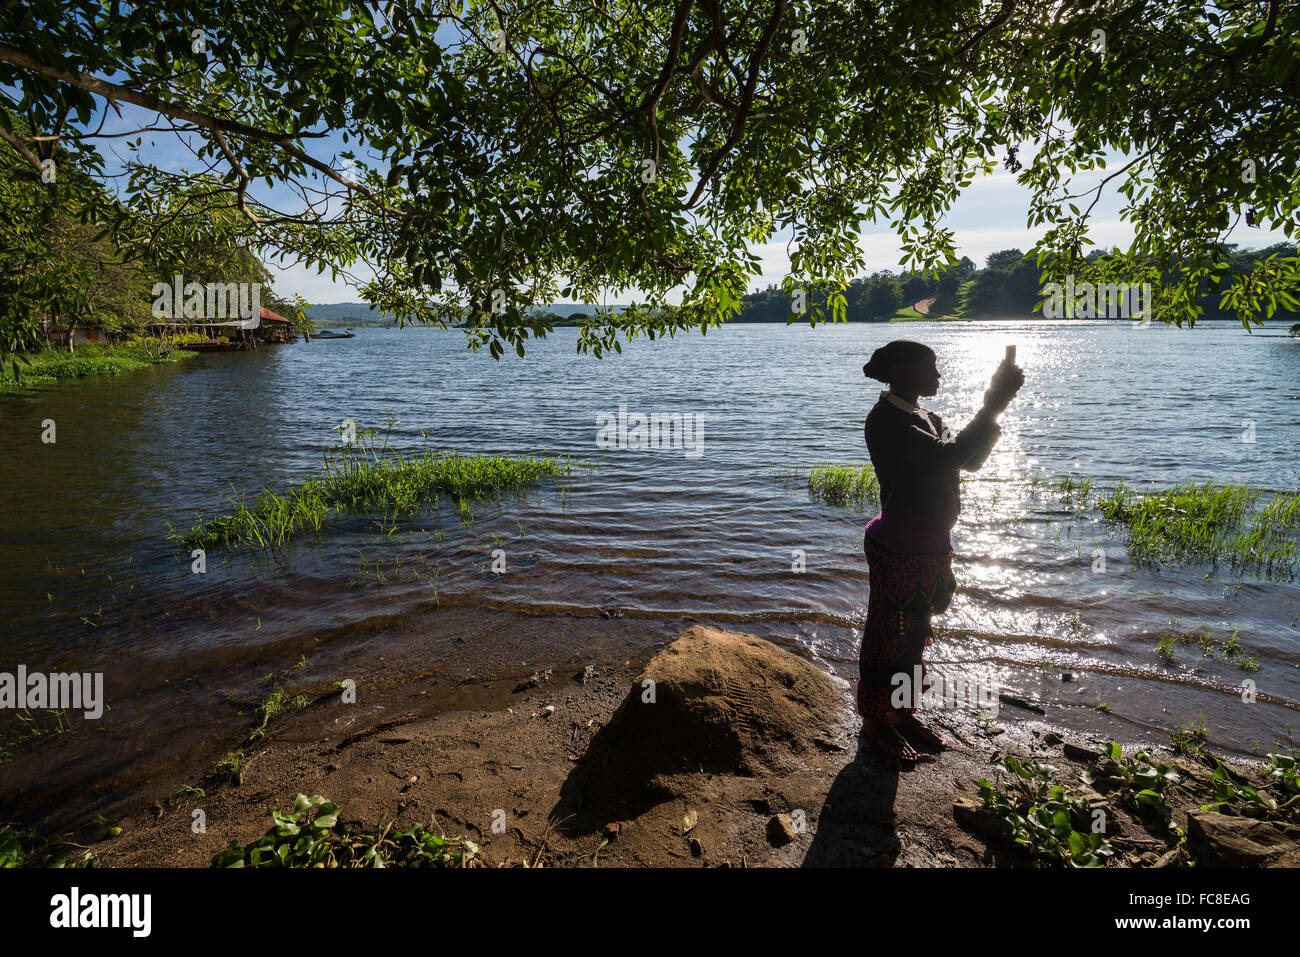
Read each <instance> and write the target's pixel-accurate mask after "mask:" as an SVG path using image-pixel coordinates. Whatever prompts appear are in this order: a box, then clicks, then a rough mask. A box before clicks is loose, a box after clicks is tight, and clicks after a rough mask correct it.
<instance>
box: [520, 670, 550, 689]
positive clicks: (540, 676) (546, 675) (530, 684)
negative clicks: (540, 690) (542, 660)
mask: <svg viewBox="0 0 1300 957" xmlns="http://www.w3.org/2000/svg"><path fill="white" fill-rule="evenodd" d="M550 680H551V669H550V668H547V669H546V670H545V671H539V672H538V673H537V674H535V675H531V676H530V677H529V678H528V680H527V681H524V682H522V683H521V684H519V685H516V686H515V690H514V693H515V694H519V692H521V691H528V690H530V689H532V688H536V687H537V686H538V685H540V684H542V683H543V682H545V681H550Z"/></svg>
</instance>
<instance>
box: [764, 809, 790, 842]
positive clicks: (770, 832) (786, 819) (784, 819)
mask: <svg viewBox="0 0 1300 957" xmlns="http://www.w3.org/2000/svg"><path fill="white" fill-rule="evenodd" d="M793 840H794V821H793V820H792V819H791V817H790V815H789V814H777V815H774V816H773V817H772V818H770V819H769V820H768V822H767V841H768V843H769V844H771V845H772V846H773V847H784V846H785V845H787V844H789V843H790V842H791V841H793Z"/></svg>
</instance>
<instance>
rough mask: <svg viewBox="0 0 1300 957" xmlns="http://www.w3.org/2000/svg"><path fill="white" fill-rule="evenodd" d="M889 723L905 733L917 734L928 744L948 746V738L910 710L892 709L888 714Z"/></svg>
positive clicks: (941, 746)
mask: <svg viewBox="0 0 1300 957" xmlns="http://www.w3.org/2000/svg"><path fill="white" fill-rule="evenodd" d="M888 720H889V724H890V725H891V726H892V727H893V728H895V729H897V730H898V731H902V732H903V733H905V734H910V735H915V736H916V737H917V738H920V739H921V740H922V741H924V742H925V743H926V744H933V745H935V746H936V747H940V748H946V747H947V746H948V739H947V738H945V737H944V736H943V735H941V734H940V733H939V732H938V731H931V730H930V729H929V728H927V727H926V726H925V725H923V724H922V723H921V722H920V721H918V720H916V715H914V714H912V713H911V712H910V711H891V712H889V715H888Z"/></svg>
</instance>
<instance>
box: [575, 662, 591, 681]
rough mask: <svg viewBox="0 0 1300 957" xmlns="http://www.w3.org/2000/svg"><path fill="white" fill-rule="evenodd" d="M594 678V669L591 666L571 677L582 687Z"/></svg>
mask: <svg viewBox="0 0 1300 957" xmlns="http://www.w3.org/2000/svg"><path fill="white" fill-rule="evenodd" d="M594 677H596V669H595V667H593V666H592V665H587V666H586V667H585V668H583V669H582V670H581V671H580V672H578V673H577V674H576V675H574V676H573V680H574V681H580V682H582V683H583V684H584V685H585V684H586V683H587V682H588V681H590V680H591V679H592V678H594Z"/></svg>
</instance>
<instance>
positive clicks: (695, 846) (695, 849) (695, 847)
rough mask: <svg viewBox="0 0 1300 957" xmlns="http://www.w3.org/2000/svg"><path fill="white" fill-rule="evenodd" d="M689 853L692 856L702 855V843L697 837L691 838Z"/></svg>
mask: <svg viewBox="0 0 1300 957" xmlns="http://www.w3.org/2000/svg"><path fill="white" fill-rule="evenodd" d="M691 855H692V856H693V857H703V856H704V845H703V844H701V843H700V842H699V839H698V838H694V837H693V838H691Z"/></svg>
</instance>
